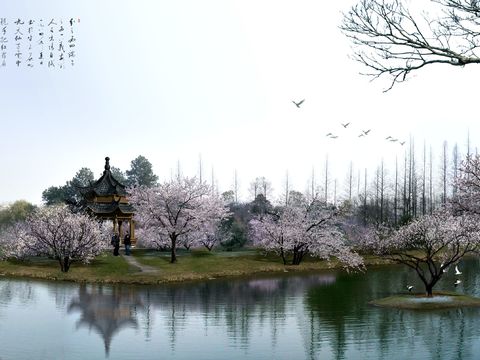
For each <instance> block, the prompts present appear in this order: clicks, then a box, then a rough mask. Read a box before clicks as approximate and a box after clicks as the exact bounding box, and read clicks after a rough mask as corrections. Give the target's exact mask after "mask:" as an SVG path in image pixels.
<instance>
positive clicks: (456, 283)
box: [453, 279, 461, 287]
mask: <svg viewBox="0 0 480 360" xmlns="http://www.w3.org/2000/svg"><path fill="white" fill-rule="evenodd" d="M460 283H461V281H460V280H458V279H457V281H455V282H454V283H453V285H455V287H457V286H458V284H460Z"/></svg>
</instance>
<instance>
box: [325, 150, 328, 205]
mask: <svg viewBox="0 0 480 360" xmlns="http://www.w3.org/2000/svg"><path fill="white" fill-rule="evenodd" d="M325 202H326V203H327V202H328V154H327V155H326V157H325Z"/></svg>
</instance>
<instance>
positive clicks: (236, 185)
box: [233, 169, 238, 204]
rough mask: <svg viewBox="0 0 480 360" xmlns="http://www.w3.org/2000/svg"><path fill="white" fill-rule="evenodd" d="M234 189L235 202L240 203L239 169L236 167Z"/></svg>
mask: <svg viewBox="0 0 480 360" xmlns="http://www.w3.org/2000/svg"><path fill="white" fill-rule="evenodd" d="M233 191H234V192H235V203H236V204H238V179H237V170H236V169H235V175H234V185H233Z"/></svg>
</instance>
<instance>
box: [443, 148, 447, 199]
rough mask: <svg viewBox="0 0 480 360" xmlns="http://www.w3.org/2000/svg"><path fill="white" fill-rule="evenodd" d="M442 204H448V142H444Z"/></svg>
mask: <svg viewBox="0 0 480 360" xmlns="http://www.w3.org/2000/svg"><path fill="white" fill-rule="evenodd" d="M442 186H443V195H442V204H444V205H445V204H446V202H447V141H444V142H443V158H442Z"/></svg>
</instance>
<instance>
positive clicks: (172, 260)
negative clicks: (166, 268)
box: [170, 234, 177, 264]
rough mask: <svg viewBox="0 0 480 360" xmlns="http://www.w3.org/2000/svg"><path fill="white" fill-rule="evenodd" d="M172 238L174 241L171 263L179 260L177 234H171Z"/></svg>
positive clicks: (172, 241)
mask: <svg viewBox="0 0 480 360" xmlns="http://www.w3.org/2000/svg"><path fill="white" fill-rule="evenodd" d="M170 240H171V243H172V249H171V257H170V263H171V264H173V263H176V262H177V235H176V234H170Z"/></svg>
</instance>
